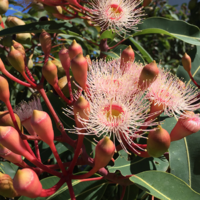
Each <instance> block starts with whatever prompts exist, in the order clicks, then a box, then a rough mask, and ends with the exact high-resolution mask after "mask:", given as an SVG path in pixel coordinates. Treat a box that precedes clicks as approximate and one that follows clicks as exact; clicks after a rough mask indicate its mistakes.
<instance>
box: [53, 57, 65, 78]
mask: <svg viewBox="0 0 200 200" xmlns="http://www.w3.org/2000/svg"><path fill="white" fill-rule="evenodd" d="M51 62H52V63H53V64H55V65H56V67H57V72H58V77H63V76H65V70H64V68H63V66H62V64H61V62H60V61H59V60H58V59H54V60H52V61H51Z"/></svg>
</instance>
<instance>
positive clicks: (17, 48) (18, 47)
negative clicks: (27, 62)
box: [12, 40, 26, 57]
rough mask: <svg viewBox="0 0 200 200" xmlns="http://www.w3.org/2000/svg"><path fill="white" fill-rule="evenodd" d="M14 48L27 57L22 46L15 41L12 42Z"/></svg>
mask: <svg viewBox="0 0 200 200" xmlns="http://www.w3.org/2000/svg"><path fill="white" fill-rule="evenodd" d="M12 46H13V47H14V48H15V49H16V50H17V51H19V52H20V53H21V54H22V55H23V56H24V57H25V55H26V53H25V49H24V47H23V45H22V44H20V43H18V42H16V41H15V40H12Z"/></svg>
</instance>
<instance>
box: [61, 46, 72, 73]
mask: <svg viewBox="0 0 200 200" xmlns="http://www.w3.org/2000/svg"><path fill="white" fill-rule="evenodd" d="M59 59H60V62H61V63H62V66H63V68H64V70H65V71H66V72H69V68H70V65H71V63H70V62H71V59H70V57H69V51H68V49H66V48H65V47H64V46H63V47H62V49H61V50H60V51H59Z"/></svg>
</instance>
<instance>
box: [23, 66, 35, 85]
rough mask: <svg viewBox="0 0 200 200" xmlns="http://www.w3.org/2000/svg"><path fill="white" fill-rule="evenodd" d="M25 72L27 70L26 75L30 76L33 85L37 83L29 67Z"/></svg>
mask: <svg viewBox="0 0 200 200" xmlns="http://www.w3.org/2000/svg"><path fill="white" fill-rule="evenodd" d="M25 70H26V73H27V74H28V77H29V78H30V79H31V81H32V82H33V83H35V79H34V78H33V76H32V74H31V72H30V70H29V68H28V67H27V66H26V67H25Z"/></svg>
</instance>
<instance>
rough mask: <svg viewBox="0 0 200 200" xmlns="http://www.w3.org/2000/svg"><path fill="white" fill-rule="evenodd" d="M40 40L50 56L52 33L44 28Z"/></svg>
mask: <svg viewBox="0 0 200 200" xmlns="http://www.w3.org/2000/svg"><path fill="white" fill-rule="evenodd" d="M39 40H40V43H41V47H42V51H43V52H44V55H45V56H48V55H49V54H50V52H51V35H50V34H49V33H47V32H46V31H45V30H42V33H41V34H40V37H39Z"/></svg>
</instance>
